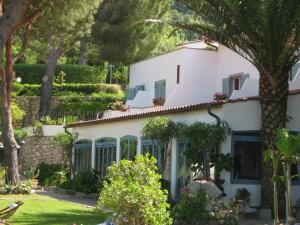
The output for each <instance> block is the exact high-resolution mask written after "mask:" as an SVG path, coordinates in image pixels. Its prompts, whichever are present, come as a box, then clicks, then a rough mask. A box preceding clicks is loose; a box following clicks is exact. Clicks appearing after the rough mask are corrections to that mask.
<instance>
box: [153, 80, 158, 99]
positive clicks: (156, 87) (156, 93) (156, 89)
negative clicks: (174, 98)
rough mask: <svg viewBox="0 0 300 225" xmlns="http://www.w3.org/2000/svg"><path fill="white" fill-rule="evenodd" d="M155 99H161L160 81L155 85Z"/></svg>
mask: <svg viewBox="0 0 300 225" xmlns="http://www.w3.org/2000/svg"><path fill="white" fill-rule="evenodd" d="M154 98H159V81H156V82H155V85H154Z"/></svg>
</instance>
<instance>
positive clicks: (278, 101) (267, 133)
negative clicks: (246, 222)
mask: <svg viewBox="0 0 300 225" xmlns="http://www.w3.org/2000/svg"><path fill="white" fill-rule="evenodd" d="M271 76H272V77H273V78H274V79H272V80H271V79H270V77H271ZM288 79H289V75H288V72H286V73H283V74H272V73H270V75H267V73H261V74H260V81H259V85H260V86H259V95H260V103H261V115H262V117H261V118H262V127H261V132H262V137H261V148H262V151H265V150H267V149H273V146H272V143H274V140H275V139H276V136H277V129H278V128H283V127H285V125H286V119H287V114H286V112H287V100H288V92H289V88H288V87H289V86H288ZM272 174H273V173H272V163H271V162H263V165H262V175H261V208H262V209H272V206H273V195H272V193H273V185H272V181H271V177H272ZM280 193H281V191H280ZM279 199H280V200H279V202H280V206H282V205H284V203H283V204H282V200H281V199H282V198H280V197H279Z"/></svg>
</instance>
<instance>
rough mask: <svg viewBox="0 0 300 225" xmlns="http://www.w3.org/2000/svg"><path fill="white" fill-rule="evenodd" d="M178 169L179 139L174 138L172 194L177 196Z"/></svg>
mask: <svg viewBox="0 0 300 225" xmlns="http://www.w3.org/2000/svg"><path fill="white" fill-rule="evenodd" d="M176 170H177V139H175V138H174V139H173V140H172V160H171V195H172V197H176V183H177V177H176Z"/></svg>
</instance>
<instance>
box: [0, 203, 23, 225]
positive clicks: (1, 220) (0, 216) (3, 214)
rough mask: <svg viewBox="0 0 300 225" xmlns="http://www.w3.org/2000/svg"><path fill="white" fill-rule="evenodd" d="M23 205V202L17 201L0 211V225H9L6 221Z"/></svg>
mask: <svg viewBox="0 0 300 225" xmlns="http://www.w3.org/2000/svg"><path fill="white" fill-rule="evenodd" d="M21 205H23V202H21V201H17V202H15V203H12V204H10V205H9V206H8V207H6V208H4V209H1V210H0V225H3V224H4V225H9V223H7V222H6V220H7V219H8V218H9V217H11V216H12V215H13V214H14V213H15V212H16V211H17V209H18V208H19V207H20V206H21Z"/></svg>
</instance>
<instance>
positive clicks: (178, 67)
mask: <svg viewBox="0 0 300 225" xmlns="http://www.w3.org/2000/svg"><path fill="white" fill-rule="evenodd" d="M180 74H181V66H180V65H177V76H176V83H177V84H180Z"/></svg>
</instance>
